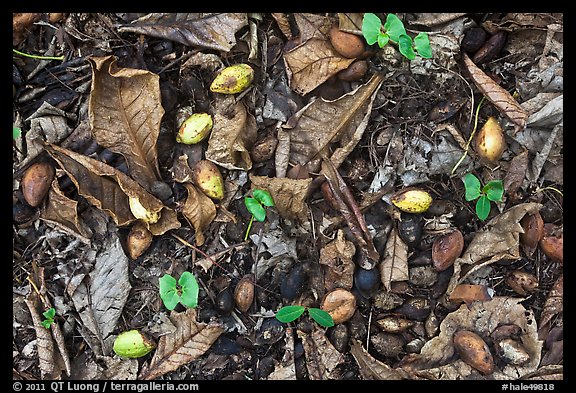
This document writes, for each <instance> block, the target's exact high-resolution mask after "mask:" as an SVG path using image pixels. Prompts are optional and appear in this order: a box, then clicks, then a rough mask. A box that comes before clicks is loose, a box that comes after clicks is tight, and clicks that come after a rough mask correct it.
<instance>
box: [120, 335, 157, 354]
mask: <svg viewBox="0 0 576 393" xmlns="http://www.w3.org/2000/svg"><path fill="white" fill-rule="evenodd" d="M154 347H155V345H154V343H153V342H152V341H150V340H149V339H148V338H146V337H145V336H144V335H143V334H142V333H140V332H139V331H138V330H128V331H125V332H122V333H120V334H119V335H118V337H116V340H114V346H113V347H112V349H113V350H114V352H115V353H116V354H117V355H118V356H120V357H123V358H139V357H142V356H145V355H147V354H149V353H150V351H152V350H153V349H154Z"/></svg>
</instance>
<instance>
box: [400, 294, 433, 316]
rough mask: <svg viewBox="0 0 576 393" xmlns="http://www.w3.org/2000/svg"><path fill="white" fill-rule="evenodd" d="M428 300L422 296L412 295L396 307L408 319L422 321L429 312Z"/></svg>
mask: <svg viewBox="0 0 576 393" xmlns="http://www.w3.org/2000/svg"><path fill="white" fill-rule="evenodd" d="M430 310H431V305H430V301H429V300H428V299H426V298H423V297H412V298H410V299H408V300H406V301H405V302H404V304H402V306H400V307H399V308H398V310H397V311H398V312H399V313H401V314H404V315H405V316H406V317H407V318H408V319H415V320H417V321H424V320H425V319H426V317H427V316H428V314H430Z"/></svg>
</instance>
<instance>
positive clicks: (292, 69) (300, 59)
mask: <svg viewBox="0 0 576 393" xmlns="http://www.w3.org/2000/svg"><path fill="white" fill-rule="evenodd" d="M353 61H354V59H347V58H345V57H342V56H341V55H339V54H338V53H337V52H336V51H335V50H334V48H333V47H332V45H331V44H330V42H328V41H327V40H325V39H320V38H311V39H309V40H307V41H305V42H303V43H302V44H300V45H298V46H297V47H296V48H294V49H292V50H291V51H290V52H287V53H285V54H284V62H285V64H286V72H287V73H288V76H289V78H290V87H291V88H292V90H294V91H295V92H296V93H298V94H300V95H305V94H308V93H310V92H311V91H312V90H314V89H315V88H316V87H318V86H320V85H321V84H322V83H324V82H325V81H327V80H328V79H329V78H330V77H331V76H332V75H335V74H337V73H338V72H340V71H342V70H344V69H346V68H348V66H349V65H350V64H351V63H352V62H353Z"/></svg>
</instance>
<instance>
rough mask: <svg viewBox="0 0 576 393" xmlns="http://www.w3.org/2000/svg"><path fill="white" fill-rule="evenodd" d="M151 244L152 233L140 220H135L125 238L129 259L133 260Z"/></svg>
mask: <svg viewBox="0 0 576 393" xmlns="http://www.w3.org/2000/svg"><path fill="white" fill-rule="evenodd" d="M150 244H152V233H151V232H150V231H149V230H148V228H146V225H144V224H143V223H142V222H137V223H136V224H134V225H133V226H132V228H131V229H130V233H129V234H128V238H127V240H126V248H128V255H129V256H130V259H132V260H134V259H137V258H138V257H140V256H141V255H142V254H144V252H145V251H146V250H147V249H148V247H150Z"/></svg>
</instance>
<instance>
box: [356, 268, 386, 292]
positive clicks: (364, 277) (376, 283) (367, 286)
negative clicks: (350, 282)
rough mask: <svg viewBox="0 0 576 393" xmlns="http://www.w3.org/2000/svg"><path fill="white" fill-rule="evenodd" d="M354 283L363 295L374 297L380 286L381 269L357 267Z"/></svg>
mask: <svg viewBox="0 0 576 393" xmlns="http://www.w3.org/2000/svg"><path fill="white" fill-rule="evenodd" d="M354 284H355V285H356V289H357V290H358V292H360V294H361V295H362V296H364V297H368V298H369V297H372V296H373V295H374V294H375V293H376V291H377V290H378V288H379V287H380V271H379V270H378V269H370V270H366V269H362V268H361V267H357V268H356V271H355V272H354Z"/></svg>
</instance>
